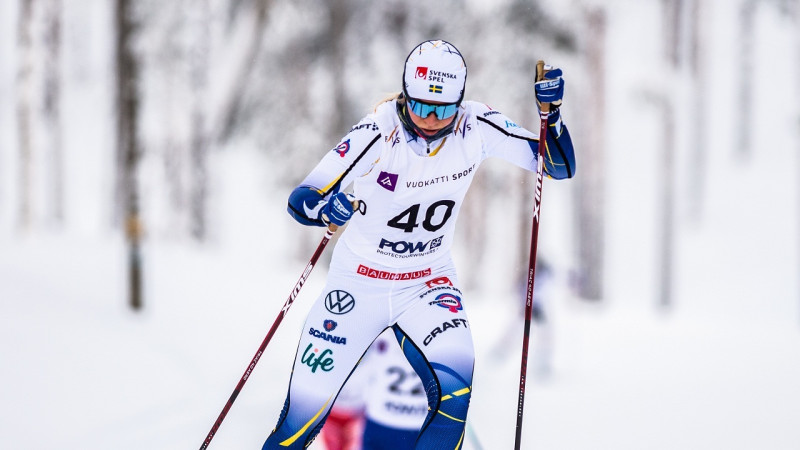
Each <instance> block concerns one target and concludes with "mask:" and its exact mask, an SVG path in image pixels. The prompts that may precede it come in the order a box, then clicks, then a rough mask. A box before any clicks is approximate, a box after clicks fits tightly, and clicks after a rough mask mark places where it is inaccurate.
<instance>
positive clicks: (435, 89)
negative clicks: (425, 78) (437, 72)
mask: <svg viewBox="0 0 800 450" xmlns="http://www.w3.org/2000/svg"><path fill="white" fill-rule="evenodd" d="M428 92H433V93H434V94H441V93H442V87H441V86H439V85H438V84H432V85H430V86H429V87H428Z"/></svg>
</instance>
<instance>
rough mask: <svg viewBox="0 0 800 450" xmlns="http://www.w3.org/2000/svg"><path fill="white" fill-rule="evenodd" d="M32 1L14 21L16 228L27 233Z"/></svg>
mask: <svg viewBox="0 0 800 450" xmlns="http://www.w3.org/2000/svg"><path fill="white" fill-rule="evenodd" d="M33 3H34V2H33V0H20V3H19V19H18V21H17V48H18V51H19V55H20V57H19V63H18V66H17V80H16V84H17V111H16V113H17V139H18V143H17V145H18V146H19V194H18V195H19V206H18V208H19V210H18V213H17V214H18V218H17V220H18V222H17V225H18V227H19V229H20V230H21V231H23V232H27V231H29V230H30V227H31V222H32V215H33V198H34V195H33V143H32V130H31V126H32V117H31V116H32V106H31V103H32V102H33V99H32V97H33V80H32V77H33V38H32V31H31V30H32V28H33Z"/></svg>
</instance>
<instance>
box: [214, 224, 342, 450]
mask: <svg viewBox="0 0 800 450" xmlns="http://www.w3.org/2000/svg"><path fill="white" fill-rule="evenodd" d="M335 232H336V226H335V225H331V226H330V227H329V228H328V229H327V231H326V232H325V236H324V237H323V238H322V241H321V242H320V243H319V246H317V250H316V251H315V252H314V255H313V256H312V257H311V260H310V261H309V262H308V265H307V266H306V268H305V270H303V274H302V275H300V279H299V280H297V283H296V284H295V285H294V289H292V293H291V294H289V298H288V299H287V300H286V303H284V304H283V307H282V308H281V311H280V313H278V317H277V318H276V319H275V322H274V323H273V324H272V327H271V328H270V329H269V332H268V333H267V336H266V337H265V338H264V341H263V342H261V346H259V347H258V351H257V352H256V354H255V356H253V359H252V361H250V364H249V365H248V366H247V369H246V370H245V371H244V375H242V378H241V379H240V380H239V383H238V384H237V385H236V388H235V389H234V390H233V393H232V394H231V397H230V398H229V399H228V402H227V403H226V404H225V407H224V408H222V412H221V413H219V417H217V420H216V422H214V425H213V426H212V427H211V431H209V432H208V436H206V440H205V441H203V445H201V446H200V450H205V449H206V448H208V444H210V443H211V439H214V435H215V434H217V430H218V429H219V427H220V425H222V421H223V420H225V416H227V415H228V411H229V410H230V409H231V406H233V402H234V401H236V397H238V396H239V392H241V390H242V388H243V387H244V383H245V382H247V379H248V378H250V374H251V373H253V369H255V368H256V364H257V363H258V360H259V359H261V355H262V354H263V353H264V350H265V349H266V348H267V344H269V341H270V340H271V339H272V335H274V334H275V331H276V330H277V329H278V325H280V324H281V322H282V321H283V318H284V316H286V313H287V312H288V311H289V308H290V307H291V306H292V303H294V299H295V298H297V295H298V294H299V293H300V289H301V288H302V287H303V285H304V284H305V282H306V280H307V279H308V276H309V275H310V274H311V270H313V269H314V265H316V264H317V261H318V260H319V257H320V255H322V251H323V250H325V246H326V245H328V242H329V241H330V240H331V237H333V234H334V233H335Z"/></svg>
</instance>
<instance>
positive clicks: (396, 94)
mask: <svg viewBox="0 0 800 450" xmlns="http://www.w3.org/2000/svg"><path fill="white" fill-rule="evenodd" d="M392 100H398V101H402V100H403V93H402V92H394V93H391V94H387V95H386V97H384V98H383V100H381V101H379V102H378V103H376V104H375V107H373V108H372V112H375V111H377V110H378V106H381V105H382V104H384V103H386V102H390V101H392Z"/></svg>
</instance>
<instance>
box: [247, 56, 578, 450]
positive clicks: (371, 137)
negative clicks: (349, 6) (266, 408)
mask: <svg viewBox="0 0 800 450" xmlns="http://www.w3.org/2000/svg"><path fill="white" fill-rule="evenodd" d="M546 69H551V70H549V71H548V72H547V73H546V75H545V80H544V81H541V82H538V83H536V84H535V93H536V98H537V101H538V102H540V103H550V104H551V111H552V112H551V114H550V116H549V120H548V123H549V126H548V133H547V152H546V155H545V161H544V170H545V172H546V174H547V175H548V176H549V177H551V178H555V179H563V178H570V177H572V176H573V174H574V172H575V155H574V152H573V148H572V142H571V139H570V137H569V133H568V132H567V128H566V126H564V124H563V123H562V121H561V114H560V111H559V109H558V106H560V104H561V100H562V97H563V93H564V81H563V79H562V78H561V70H560V69H552V68H549V67H546ZM466 78H467V67H466V63H465V62H464V59H463V57H462V56H461V53H460V52H459V51H458V50H457V49H456V48H455V46H453V45H452V44H450V43H448V42H445V41H441V40H436V41H425V42H423V43H421V44H419V45H417V46H416V47H415V48H414V49H413V50H412V51H411V53H410V54H409V55H408V58H407V59H406V62H405V69H404V72H403V84H402V92H401V93H399V94H398V95H397V96H395V97H394V98H393V99H391V100H388V101H386V102H384V103H382V104H380V105H379V106H378V107H377V108H376V109H375V111H374V112H373V113H372V114H369V115H367V116H366V117H365V118H364V119H362V120H361V121H360V122H359V123H358V124H357V125H355V126H354V127H353V128H352V129H351V130H350V131H349V132H348V133H347V135H346V136H345V137H344V138H343V139H342V140H341V142H339V143H338V144H337V145H336V146H335V147H334V148H333V149H332V150H331V151H329V152H328V153H327V154H326V155H325V156H324V157H323V158H322V160H321V161H320V162H319V164H318V165H317V166H316V167H315V168H314V169H313V170H312V171H311V173H310V174H309V175H308V176H307V177H306V178H305V180H303V182H302V183H301V184H300V186H298V187H297V188H295V190H294V191H293V192H292V193H291V194H290V196H289V206H288V211H289V214H291V215H292V217H294V218H295V219H296V220H297V221H298V222H300V223H301V224H303V225H311V226H328V225H330V224H333V225H337V226H342V225H344V224H345V223H348V222H349V223H348V226H347V228H346V229H345V230H344V232H343V233H342V235H341V236H340V238H339V240H338V242H337V244H336V247H335V249H334V251H333V256H332V260H331V265H330V269H329V273H328V278H327V281H326V285H325V287H324V290H323V291H322V293H321V294H320V296H319V298H318V299H317V300H316V302H315V303H314V305H313V306H312V308H311V310H310V311H309V313H308V316H307V318H306V322H305V325H304V329H303V330H304V331H303V333H302V337H301V338H300V342H299V344H298V348H297V355H296V356H295V361H294V367H293V369H292V377H291V381H290V383H289V392H288V394H287V396H286V401H285V403H284V406H283V410H282V411H281V414H280V417H279V418H278V423H277V425H276V426H275V429H274V430H273V431H272V433H271V434H270V435H269V437H268V438H267V440H266V442H265V443H264V446H263V450H268V449H269V450H271V449H287V448H289V449H302V448H305V447H307V446H308V445H310V443H311V441H312V440H313V439H314V437H315V436H316V435H317V433H318V432H319V430H320V429H321V428H322V426H323V425H324V423H325V419H326V417H327V415H328V413H329V411H330V408H331V406H332V405H333V403H334V401H335V400H336V396H337V394H338V393H339V390H340V389H341V387H342V385H343V384H344V383H345V382H346V381H347V379H348V377H349V376H350V374H351V372H352V371H353V370H354V368H355V367H356V365H357V364H358V361H359V359H360V358H361V357H362V355H363V354H364V352H366V351H367V349H368V348H369V347H370V344H371V343H372V342H373V340H374V339H375V338H376V337H377V336H378V335H379V334H381V332H382V331H383V330H385V329H386V328H389V327H390V328H391V329H392V330H393V333H394V335H395V337H396V338H397V340H398V342H399V344H400V346H401V348H402V349H403V353H404V354H405V356H406V358H407V359H408V361H409V363H410V364H411V366H412V367H413V368H414V370H415V371H416V373H417V374H418V375H419V377H420V379H421V380H422V382H423V385H424V387H425V393H426V395H427V399H428V407H429V411H428V414H427V417H426V418H425V421H424V423H423V424H422V427H421V428H420V431H419V435H418V436H417V437H416V442H415V443H414V445H413V447H414V448H417V449H446V448H450V449H458V448H461V445H462V443H463V441H464V427H465V423H466V419H467V410H468V408H469V401H470V396H471V392H472V372H473V362H474V350H473V344H472V335H471V332H470V326H469V321H468V320H467V314H466V311H465V308H464V294H463V292H462V291H461V289H460V283H459V280H458V276H457V275H456V269H455V267H454V265H453V261H452V257H451V254H450V250H451V246H452V244H453V235H454V231H455V224H456V217H458V212H459V210H460V209H461V203H462V201H463V200H464V195H465V194H466V192H467V188H468V187H469V185H470V182H471V181H472V180H473V177H474V176H475V171H476V170H477V168H478V166H479V165H480V164H481V162H482V161H484V160H485V159H487V158H489V157H493V156H495V157H499V158H502V159H504V160H506V161H508V162H510V163H512V164H514V165H517V166H519V167H521V168H523V169H526V170H529V171H536V168H537V162H538V161H537V159H538V156H537V154H538V153H537V152H538V136H537V134H536V133H532V132H530V131H528V130H526V129H524V128H522V127H520V126H519V125H517V124H516V123H515V122H514V121H512V120H511V119H509V118H508V117H506V116H504V115H503V114H501V113H500V112H498V111H495V110H492V109H491V108H489V107H488V106H486V105H484V104H481V103H477V102H472V101H465V100H464V87H465V82H466ZM351 184H352V185H353V194H347V193H345V192H344V190H345V189H346V188H348V187H349V186H350V185H351ZM354 205H357V206H356V208H354ZM355 211H357V212H358V213H359V214H354V212H355Z"/></svg>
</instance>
